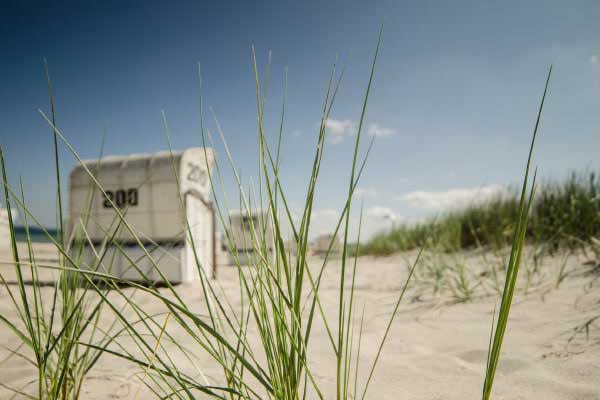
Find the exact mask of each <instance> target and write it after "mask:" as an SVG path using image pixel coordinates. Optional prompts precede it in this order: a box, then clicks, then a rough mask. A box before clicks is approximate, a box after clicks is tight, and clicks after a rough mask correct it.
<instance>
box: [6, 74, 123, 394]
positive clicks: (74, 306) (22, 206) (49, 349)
mask: <svg viewBox="0 0 600 400" xmlns="http://www.w3.org/2000/svg"><path fill="white" fill-rule="evenodd" d="M46 77H47V80H48V92H49V96H50V107H51V116H52V126H53V127H55V126H56V118H55V110H54V100H53V95H52V85H51V83H50V76H49V74H48V69H47V66H46ZM52 132H53V136H54V157H55V160H56V162H55V172H56V175H55V176H56V183H57V184H56V188H57V189H56V197H57V224H58V226H59V230H58V233H57V232H49V231H48V230H46V229H43V228H37V231H38V235H39V234H40V232H41V233H43V234H44V235H45V240H46V241H48V242H51V243H53V244H54V246H55V247H56V248H57V249H58V250H59V254H60V256H59V262H58V265H55V266H52V267H54V268H55V269H56V271H57V273H56V274H55V275H54V284H53V285H52V287H51V288H47V287H46V286H47V283H48V277H47V276H46V277H40V273H41V272H43V269H44V264H43V262H38V261H37V260H36V255H35V251H34V247H33V245H32V236H31V232H30V229H31V228H30V223H31V224H32V226H34V227H35V225H38V226H39V223H38V221H37V220H36V219H35V217H34V216H33V215H31V213H30V212H29V210H28V208H27V205H26V204H27V202H26V199H25V195H24V193H23V189H22V185H21V190H20V194H17V193H15V192H14V191H13V190H11V188H10V187H9V185H8V180H7V173H6V168H5V164H4V156H3V153H2V148H0V169H1V172H2V186H3V192H4V200H5V203H6V206H7V209H8V210H9V212H8V218H9V228H10V233H11V255H12V261H11V262H10V264H11V265H12V267H13V268H14V275H15V276H16V281H15V282H9V281H7V279H6V278H5V276H4V275H3V274H2V273H0V281H1V282H2V284H3V286H4V287H5V289H6V291H7V293H8V296H9V299H10V301H11V303H12V305H13V306H14V309H15V311H16V315H17V319H16V320H11V319H10V318H9V317H8V316H5V315H0V322H1V323H2V325H3V327H5V328H7V329H10V330H11V331H12V332H13V333H14V335H15V338H16V339H17V342H18V343H19V344H18V346H17V347H16V348H7V350H8V351H9V354H10V355H11V356H10V357H8V358H6V359H4V360H3V362H4V363H8V362H10V361H11V357H19V358H21V359H22V360H25V361H26V362H27V364H30V365H31V366H32V367H33V368H35V369H36V370H37V378H36V379H34V380H32V381H29V382H26V383H25V384H24V385H22V386H20V387H13V386H8V385H6V384H5V383H3V382H2V381H1V380H0V385H1V386H2V387H4V388H6V389H8V390H10V391H12V392H14V393H15V395H21V396H23V397H25V398H38V399H48V400H54V399H57V400H58V399H60V400H74V399H77V398H79V395H80V393H81V390H82V385H83V382H84V379H85V377H86V375H87V374H88V373H89V371H90V370H91V368H92V367H93V366H94V365H95V364H96V362H97V361H98V359H99V357H100V356H101V354H102V348H103V347H105V346H106V345H108V344H109V343H110V342H111V337H110V336H109V335H108V333H109V332H111V330H112V328H114V327H115V325H114V324H113V325H112V326H109V327H104V328H103V329H100V328H99V326H98V321H99V318H100V316H101V314H102V311H103V309H104V301H103V300H102V299H101V298H98V297H97V296H94V292H91V291H89V290H88V289H89V288H88V287H87V285H86V283H85V280H84V279H82V276H81V275H80V274H78V273H77V272H76V270H77V268H78V267H79V266H80V265H82V251H83V243H81V244H79V245H77V244H74V243H73V242H72V241H70V240H68V239H67V238H65V236H64V232H65V231H64V228H63V219H64V218H63V206H62V200H61V198H62V195H61V193H60V180H61V175H60V170H59V167H58V165H59V163H58V137H57V129H56V128H53V129H52ZM91 196H92V193H90V194H89V201H88V203H89V204H90V205H91ZM13 205H15V206H16V208H17V209H19V210H21V211H22V212H21V214H22V216H23V223H24V227H23V234H22V235H23V236H24V238H25V243H26V245H27V246H26V250H25V252H26V254H20V252H19V247H18V246H17V235H18V233H17V229H16V228H15V226H14V221H13V216H12V213H11V209H12V206H13ZM108 241H109V238H108V237H107V238H106V242H108ZM105 248H106V246H105ZM104 256H105V252H104V251H102V250H101V251H100V254H99V255H98V258H99V260H100V262H101V261H102V260H103V259H104ZM2 261H3V262H6V260H2ZM104 261H105V262H107V263H108V262H110V260H104ZM3 266H4V265H3ZM13 286H16V290H15V289H14V288H13ZM101 291H102V292H103V293H106V291H107V289H102V290H101ZM81 340H86V341H88V342H91V343H96V344H97V348H91V347H88V346H82V345H81V344H80V341H81Z"/></svg>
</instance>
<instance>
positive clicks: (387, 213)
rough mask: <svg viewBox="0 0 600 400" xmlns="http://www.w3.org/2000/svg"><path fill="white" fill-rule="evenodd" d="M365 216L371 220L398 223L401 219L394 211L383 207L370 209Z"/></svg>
mask: <svg viewBox="0 0 600 400" xmlns="http://www.w3.org/2000/svg"><path fill="white" fill-rule="evenodd" d="M365 215H366V216H367V217H369V218H377V219H381V220H388V221H391V222H396V221H398V220H399V219H400V217H399V216H398V215H397V214H396V213H395V212H394V211H393V210H392V209H390V208H387V207H382V206H375V207H371V208H368V209H367V211H366V213H365Z"/></svg>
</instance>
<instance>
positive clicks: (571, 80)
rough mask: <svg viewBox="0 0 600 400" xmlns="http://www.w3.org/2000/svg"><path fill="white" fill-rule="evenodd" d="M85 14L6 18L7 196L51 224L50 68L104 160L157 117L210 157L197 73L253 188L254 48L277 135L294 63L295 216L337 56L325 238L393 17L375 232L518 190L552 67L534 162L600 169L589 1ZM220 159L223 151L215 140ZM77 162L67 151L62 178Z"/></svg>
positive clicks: (160, 133)
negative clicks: (46, 114)
mask: <svg viewBox="0 0 600 400" xmlns="http://www.w3.org/2000/svg"><path fill="white" fill-rule="evenodd" d="M83 3H84V2H74V3H66V2H64V3H61V4H55V5H48V4H43V3H37V2H34V1H27V2H15V3H11V2H8V3H6V2H3V5H2V6H0V7H1V9H0V48H1V49H2V61H1V62H0V79H1V80H2V90H1V91H0V113H1V115H2V120H3V123H2V125H1V126H0V145H2V147H3V150H4V153H5V156H6V161H7V166H8V170H9V175H10V181H11V184H12V185H15V184H16V183H17V182H18V177H19V176H22V178H23V180H24V184H25V193H26V196H27V198H28V203H29V205H30V207H31V209H32V210H33V212H34V213H35V214H36V215H38V216H39V218H40V220H41V221H42V223H43V224H45V225H47V226H54V225H55V222H54V221H55V211H54V210H55V199H54V191H53V190H54V189H53V185H54V178H53V168H52V166H53V158H52V136H51V130H50V129H49V127H48V125H47V123H46V122H45V121H44V120H43V118H42V117H41V116H40V115H39V113H38V111H37V110H38V108H40V109H42V110H44V111H47V110H48V108H49V106H48V99H47V91H46V83H45V78H44V72H43V58H44V57H46V58H47V60H48V64H49V66H50V72H51V76H52V80H53V84H54V92H55V100H56V107H57V121H58V126H59V127H60V128H61V129H62V131H63V132H64V134H65V135H66V136H67V138H68V139H69V140H70V141H71V143H72V145H73V146H74V147H75V148H76V149H77V151H78V152H80V154H81V155H82V157H84V158H94V157H95V156H96V155H97V154H98V151H99V146H100V141H101V136H102V132H103V131H106V135H107V136H106V149H105V154H129V153H141V152H155V151H160V150H164V149H166V148H167V144H166V138H165V134H164V129H163V127H162V123H161V115H160V113H161V110H164V111H165V113H166V115H167V118H168V121H169V124H170V127H171V133H172V139H173V143H174V147H175V148H178V149H181V148H185V147H190V146H198V145H201V137H200V119H199V112H198V109H199V96H198V78H197V63H198V62H200V63H201V65H202V71H203V87H204V98H205V104H206V105H207V106H210V107H212V109H213V110H214V112H215V114H216V116H217V118H218V120H219V122H220V123H221V125H222V127H223V131H224V134H225V137H226V139H227V141H228V143H229V146H230V148H231V150H232V153H233V156H234V157H235V159H236V163H237V165H238V167H239V168H240V169H241V171H242V176H243V178H244V180H245V181H246V182H247V181H248V180H249V179H250V177H251V176H252V175H253V174H254V173H255V170H256V163H257V160H256V154H257V153H256V151H255V149H256V146H257V141H256V137H257V129H256V104H255V94H254V81H253V72H252V66H251V51H250V48H251V46H252V45H254V46H255V47H256V51H257V55H258V58H259V64H260V67H261V68H264V66H265V64H266V61H267V56H268V51H269V50H271V51H272V65H271V79H270V83H269V92H268V97H267V109H266V113H267V115H266V118H267V127H269V128H270V130H269V131H268V132H267V134H268V135H271V136H272V137H273V136H274V135H275V134H276V131H275V129H274V128H275V127H276V126H277V120H278V118H279V110H280V107H281V97H282V86H283V84H282V82H283V74H284V68H285V67H287V68H288V102H287V119H286V122H285V131H284V135H285V138H284V146H283V153H282V154H283V164H282V180H283V183H284V188H285V189H286V192H287V194H288V197H289V199H290V201H291V202H292V204H293V205H294V207H296V208H300V207H301V203H302V199H303V197H304V188H305V187H306V184H307V178H308V173H309V171H310V167H311V159H312V155H313V154H314V145H315V142H316V135H317V130H318V122H319V118H320V109H321V107H322V101H323V97H324V94H325V90H326V85H327V78H328V74H329V71H330V69H331V66H332V64H333V62H334V61H335V60H336V57H337V58H338V59H339V65H340V66H343V67H344V68H345V76H344V80H343V82H342V87H341V89H340V92H339V94H338V99H337V102H336V104H335V106H334V109H333V112H332V114H331V121H329V124H328V125H329V133H330V139H329V140H328V148H327V150H326V155H325V159H324V163H323V169H322V171H323V174H322V179H321V183H320V186H319V188H318V194H317V200H318V201H317V215H318V216H319V217H318V218H317V225H316V226H315V229H316V231H319V230H322V231H326V230H327V229H328V225H327V224H328V223H329V222H327V221H329V220H331V219H333V218H334V217H335V211H334V210H335V209H339V207H340V206H341V204H342V202H343V194H344V193H345V192H346V190H347V189H346V185H347V181H348V174H349V165H350V162H351V155H352V139H353V138H354V136H353V135H354V134H355V130H356V125H357V121H358V118H359V116H360V109H361V102H362V96H363V93H364V90H365V87H366V84H367V80H368V73H369V66H370V62H371V58H372V55H373V52H374V50H375V45H376V40H377V32H378V29H379V26H380V24H381V23H382V22H384V24H385V28H384V36H383V44H382V49H381V57H380V59H379V62H378V65H377V69H376V74H375V80H374V83H373V89H372V93H371V98H370V102H369V107H368V111H367V119H366V126H365V133H366V134H367V136H366V137H368V134H369V133H370V134H375V135H376V140H375V145H374V149H373V152H372V154H371V157H370V160H369V162H368V166H367V169H366V171H365V174H364V177H363V180H362V182H361V184H360V197H362V199H363V200H364V204H365V211H366V215H367V219H368V223H367V228H368V230H369V231H371V232H372V231H374V230H376V229H378V228H381V227H385V226H386V225H385V224H388V223H390V219H395V220H396V221H402V220H405V221H411V220H414V219H417V218H421V217H423V216H425V215H431V214H432V213H436V212H439V211H440V210H443V209H447V208H448V207H454V206H456V205H457V204H464V203H465V202H468V201H472V199H473V197H474V196H477V195H479V196H480V197H481V196H485V195H486V194H487V193H491V192H495V191H501V190H503V188H504V187H505V186H507V185H513V184H516V183H518V182H519V180H520V179H521V176H522V172H523V166H524V161H525V157H526V151H527V144H528V141H529V139H530V134H531V130H532V127H533V124H534V120H535V114H536V111H537V107H538V104H539V99H540V96H541V93H542V89H543V84H544V80H545V75H546V73H547V69H548V67H549V65H550V64H553V65H554V75H553V79H552V83H551V89H550V94H549V98H548V102H547V107H546V108H545V112H544V117H543V123H542V130H541V134H540V137H539V142H538V146H537V147H536V150H535V154H536V157H535V162H536V165H537V166H538V167H539V168H540V175H541V176H542V177H543V178H545V179H551V178H555V179H559V178H562V177H564V176H566V174H567V173H568V172H569V171H571V170H583V169H598V168H599V167H600V159H599V157H598V156H597V149H598V148H599V145H600V139H599V138H600V41H599V39H600V24H599V23H598V21H600V3H598V2H596V1H571V2H563V1H528V2H521V1H514V2H513V1H503V2H489V3H488V2H482V1H472V2H467V1H456V2H443V1H438V2H431V1H414V2H408V1H369V2H363V1H325V2H315V1H304V2H297V1H294V2H292V1H277V2H257V3H256V4H252V2H245V1H240V2H236V1H222V2H172V3H171V2H152V1H147V2H89V3H87V4H83ZM207 116H210V113H209V112H208V110H207ZM209 128H211V129H214V124H213V123H212V121H211V120H210V119H209ZM365 143H366V141H365ZM217 151H218V152H219V154H221V155H223V151H222V146H217ZM74 163H75V161H74V160H73V158H72V157H71V156H70V155H69V154H68V152H67V151H65V149H63V150H61V168H62V171H63V173H64V174H65V175H66V174H67V173H68V171H69V170H70V168H71V167H72V166H73V165H74ZM227 182H228V183H227V185H226V186H227V187H226V190H227V191H228V192H229V193H233V191H234V188H233V185H232V180H231V178H230V177H229V178H227ZM319 223H320V224H321V225H319Z"/></svg>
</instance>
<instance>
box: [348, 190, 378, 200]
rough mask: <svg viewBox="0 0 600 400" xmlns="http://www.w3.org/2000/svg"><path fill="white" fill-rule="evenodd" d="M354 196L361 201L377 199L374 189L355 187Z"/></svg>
mask: <svg viewBox="0 0 600 400" xmlns="http://www.w3.org/2000/svg"><path fill="white" fill-rule="evenodd" d="M354 195H355V196H356V197H358V198H361V199H366V198H372V199H373V198H375V197H377V195H378V193H377V190H375V189H374V188H370V187H366V188H364V187H357V188H356V189H354Z"/></svg>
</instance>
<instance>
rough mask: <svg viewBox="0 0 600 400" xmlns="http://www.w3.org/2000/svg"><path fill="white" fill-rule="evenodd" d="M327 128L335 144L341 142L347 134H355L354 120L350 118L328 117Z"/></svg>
mask: <svg viewBox="0 0 600 400" xmlns="http://www.w3.org/2000/svg"><path fill="white" fill-rule="evenodd" d="M325 128H327V130H328V132H329V139H330V140H331V143H333V144H337V143H341V142H342V141H343V140H344V139H345V138H346V137H347V136H350V135H352V134H354V122H353V121H352V120H349V119H342V120H340V119H333V118H328V119H327V120H325Z"/></svg>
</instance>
